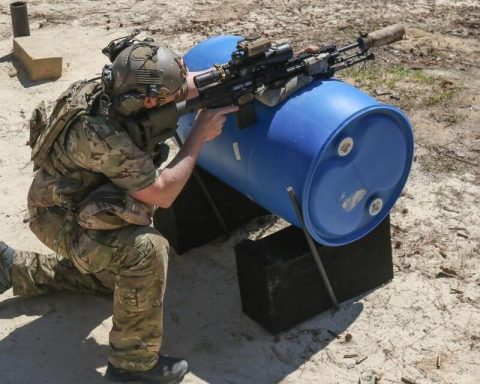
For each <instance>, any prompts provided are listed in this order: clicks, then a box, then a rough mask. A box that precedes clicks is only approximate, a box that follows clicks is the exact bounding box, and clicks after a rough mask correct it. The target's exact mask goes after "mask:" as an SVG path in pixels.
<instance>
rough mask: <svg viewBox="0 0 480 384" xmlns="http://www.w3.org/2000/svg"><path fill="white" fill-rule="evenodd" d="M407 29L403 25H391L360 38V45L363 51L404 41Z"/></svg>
mask: <svg viewBox="0 0 480 384" xmlns="http://www.w3.org/2000/svg"><path fill="white" fill-rule="evenodd" d="M404 35H405V27H404V26H403V25H402V24H394V25H390V26H388V27H386V28H382V29H379V30H378V31H374V32H370V33H369V34H368V35H367V36H366V37H359V38H358V40H357V41H358V44H359V45H360V48H361V49H362V50H363V51H366V50H368V49H370V48H373V47H381V46H383V45H387V44H391V43H395V42H396V41H400V40H402V39H403V36H404Z"/></svg>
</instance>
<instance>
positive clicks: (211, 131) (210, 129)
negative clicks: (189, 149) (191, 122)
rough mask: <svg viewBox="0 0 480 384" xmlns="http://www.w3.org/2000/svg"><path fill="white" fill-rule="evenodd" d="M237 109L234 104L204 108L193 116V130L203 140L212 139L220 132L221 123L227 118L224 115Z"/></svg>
mask: <svg viewBox="0 0 480 384" xmlns="http://www.w3.org/2000/svg"><path fill="white" fill-rule="evenodd" d="M237 111H238V106H236V105H230V106H228V107H222V108H215V109H204V110H202V111H200V112H199V113H198V114H197V117H196V118H195V127H194V130H196V131H197V132H198V134H200V135H201V136H202V138H203V139H204V140H205V141H210V140H213V139H214V138H216V137H217V136H218V135H220V133H222V128H223V125H224V124H225V121H226V119H227V116H226V115H228V114H229V113H231V112H237Z"/></svg>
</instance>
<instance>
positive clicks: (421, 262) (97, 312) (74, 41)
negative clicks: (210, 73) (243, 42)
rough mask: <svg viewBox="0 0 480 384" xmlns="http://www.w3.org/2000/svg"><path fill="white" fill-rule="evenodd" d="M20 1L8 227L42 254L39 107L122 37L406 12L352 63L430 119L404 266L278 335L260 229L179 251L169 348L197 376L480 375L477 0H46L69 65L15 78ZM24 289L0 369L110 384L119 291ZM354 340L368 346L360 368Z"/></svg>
mask: <svg viewBox="0 0 480 384" xmlns="http://www.w3.org/2000/svg"><path fill="white" fill-rule="evenodd" d="M8 4H9V1H6V0H1V1H0V87H1V88H0V89H1V91H0V105H1V106H2V111H1V113H0V122H1V125H0V153H2V155H1V156H0V194H1V196H2V198H1V199H0V218H1V222H0V229H1V234H2V235H1V236H0V238H1V239H3V240H5V241H6V242H8V243H10V244H12V245H13V246H15V247H19V248H23V249H32V250H39V251H40V250H44V247H43V246H42V245H41V244H40V243H39V242H38V241H37V240H36V239H35V238H34V236H33V235H32V234H31V233H30V232H29V231H28V228H27V224H25V223H23V217H24V214H25V210H26V203H25V201H26V193H27V190H28V187H29V183H30V181H31V178H32V172H31V170H32V168H31V164H30V162H29V150H28V147H27V146H26V145H25V143H26V141H27V139H28V132H27V127H26V118H27V117H28V116H29V115H30V113H31V111H32V109H33V108H34V106H35V105H36V104H37V103H38V102H39V101H40V100H42V99H52V98H54V97H55V96H56V95H58V94H59V93H60V92H61V91H62V90H63V89H64V88H65V87H66V85H67V84H69V83H70V82H72V81H74V80H77V79H79V78H87V77H92V76H94V75H95V74H97V73H98V72H99V71H100V69H101V68H102V66H103V64H104V63H105V61H106V60H105V57H103V56H102V55H101V53H100V50H101V48H102V47H104V46H105V45H106V44H107V43H108V42H109V41H110V40H111V39H112V38H113V37H117V36H121V35H122V34H127V33H130V32H131V31H132V29H133V28H141V29H143V30H146V31H147V32H148V33H150V34H153V35H155V36H156V37H157V38H159V39H161V40H162V41H164V43H165V44H168V45H170V46H171V47H173V48H174V49H176V50H178V51H180V52H184V51H185V50H186V49H188V48H189V47H191V46H192V44H194V43H195V42H197V41H200V40H202V39H204V38H206V37H207V36H211V35H214V34H221V33H233V34H243V35H252V34H256V33H262V34H264V35H266V36H269V37H271V38H273V39H275V40H279V41H280V40H289V41H292V42H293V43H294V44H295V45H296V46H297V47H301V46H303V45H305V44H307V43H312V42H315V43H319V42H320V43H329V42H335V43H345V42H350V41H351V40H352V39H353V38H354V37H355V36H356V34H357V32H359V31H368V30H371V29H375V28H377V27H381V26H385V25H388V24H393V23H396V22H403V23H404V24H405V25H406V27H407V37H406V39H405V40H404V41H402V42H400V43H398V44H396V45H394V46H391V47H386V48H384V49H382V50H379V51H378V52H377V60H376V62H375V63H374V64H369V65H368V66H367V67H366V68H365V69H364V70H361V71H359V70H358V69H357V70H351V71H348V72H345V73H343V74H342V77H343V78H344V79H345V80H346V81H349V82H352V83H354V84H356V85H357V86H359V87H361V88H362V89H364V90H365V91H367V92H369V93H370V94H372V95H373V96H376V97H377V98H378V99H380V100H382V101H384V102H387V103H390V104H394V105H397V106H399V107H401V108H402V109H404V110H405V111H406V112H407V114H408V116H409V117H410V119H411V121H412V123H413V125H414V128H415V136H416V156H415V162H414V166H413V170H412V174H411V176H410V179H409V181H408V184H407V187H406V189H405V191H404V193H403V195H402V197H401V198H400V200H399V201H398V203H397V205H396V206H395V208H394V210H393V212H392V224H393V225H392V232H393V241H394V263H395V279H394V280H393V281H392V282H391V283H390V284H388V285H386V286H385V287H383V288H381V289H378V290H376V291H374V292H371V293H370V294H368V295H366V296H363V297H360V298H358V299H357V300H352V301H350V302H347V303H344V304H342V306H341V309H340V311H338V312H336V313H325V314H323V315H321V316H318V317H316V318H314V319H312V320H310V321H308V322H307V323H305V324H302V325H301V326H299V327H297V328H295V329H293V330H292V331H291V332H288V333H286V334H284V335H282V336H281V337H280V338H276V339H274V338H273V337H272V336H270V335H268V334H267V333H266V332H264V331H263V330H262V329H260V328H259V327H258V326H257V325H256V324H254V323H253V322H252V321H250V320H249V319H248V318H246V317H245V316H244V315H242V313H241V310H240V303H239V296H238V288H237V286H236V277H235V266H234V265H235V264H234V254H233V250H232V245H233V244H234V243H235V242H236V241H238V240H239V239H241V238H242V237H244V236H245V235H246V234H245V232H239V233H237V234H236V235H235V236H234V237H233V238H232V239H230V240H229V241H227V242H226V243H213V244H210V245H207V246H205V247H201V248H198V249H196V250H193V251H191V252H189V253H187V254H185V255H183V256H181V257H178V258H174V259H172V261H171V266H170V281H169V287H168V289H167V292H168V293H167V301H166V306H165V308H166V309H165V310H166V313H165V328H166V339H165V345H164V348H165V350H166V351H167V352H169V353H171V354H177V355H182V356H185V357H188V358H189V360H190V362H191V365H192V372H191V373H190V374H189V375H188V377H187V379H186V380H185V381H186V382H187V383H203V382H209V383H235V384H236V383H252V382H256V383H257V382H258V383H275V382H282V383H322V384H324V383H325V384H330V383H331V384H334V383H342V384H344V383H358V382H359V379H360V378H362V380H363V381H362V382H363V383H373V382H374V379H373V378H374V376H377V377H382V380H381V381H380V383H383V382H385V383H400V379H401V378H402V377H407V378H410V379H411V380H413V381H415V382H416V383H417V384H427V383H441V384H447V383H452V384H453V383H462V384H477V383H478V382H479V380H480V379H479V378H480V262H479V254H480V96H479V95H480V39H479V38H480V5H479V3H478V1H477V0H470V1H455V0H438V1H435V0H423V1H410V0H409V1H407V0H399V1H395V2H390V3H389V4H387V5H385V4H384V2H383V1H379V0H371V1H369V2H363V1H356V0H335V1H331V0H329V1H322V2H321V3H320V2H312V1H304V0H298V1H296V0H293V1H289V0H273V1H250V0H244V1H237V0H234V1H216V0H202V1H183V2H170V1H162V0H150V1H133V0H123V1H116V2H113V1H93V0H92V1H86V0H79V1H75V2H72V1H55V2H53V1H39V0H31V1H29V3H28V7H29V12H30V16H31V30H32V34H43V35H46V36H50V37H51V38H52V43H54V44H56V45H57V46H58V47H59V50H60V52H62V54H63V56H64V75H63V77H62V78H61V79H59V80H57V81H55V82H45V83H34V84H32V83H30V82H28V80H26V78H25V75H24V74H23V73H22V71H21V69H19V72H18V74H17V75H15V74H14V71H15V67H14V66H13V65H12V59H11V56H10V52H11V47H12V42H11V25H10V15H9V9H8ZM250 229H251V230H252V231H255V228H250ZM10 297H11V291H9V292H7V293H5V294H4V295H2V297H1V299H2V302H1V303H0V324H1V327H0V338H1V340H0V372H1V374H0V382H1V383H15V384H17V383H22V384H30V383H32V384H33V383H35V384H41V383H54V384H57V383H59V384H69V383H85V382H90V383H92V384H93V383H101V382H103V379H102V377H101V373H102V372H104V369H105V363H106V362H105V355H106V350H107V345H108V329H109V327H110V325H111V318H109V315H110V306H111V303H110V301H109V300H107V299H102V298H90V297H79V296H72V295H58V296H53V297H46V298H40V299H36V300H33V299H32V300H23V299H11V298H10ZM305 329H309V330H310V331H309V332H306V331H305ZM328 329H330V330H335V331H337V332H339V333H340V336H341V338H340V339H336V338H334V337H332V336H331V335H330V334H329V333H328V332H327V330H328ZM311 330H314V331H311ZM347 333H349V334H351V335H352V336H353V338H352V340H351V341H350V342H346V341H345V335H346V334H347ZM348 353H357V354H359V355H362V356H367V357H368V358H367V359H366V360H365V361H363V362H361V363H360V364H357V365H356V364H355V359H348V358H344V355H345V354H348ZM439 358H440V364H439V367H438V366H437V360H438V359H439ZM352 363H353V365H352Z"/></svg>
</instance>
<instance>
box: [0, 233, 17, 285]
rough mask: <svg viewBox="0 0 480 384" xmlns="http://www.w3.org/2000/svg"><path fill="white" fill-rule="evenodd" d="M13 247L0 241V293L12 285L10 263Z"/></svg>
mask: <svg viewBox="0 0 480 384" xmlns="http://www.w3.org/2000/svg"><path fill="white" fill-rule="evenodd" d="M14 257H15V249H13V248H12V247H9V246H8V245H7V244H5V243H4V242H3V241H0V293H3V292H5V291H6V290H7V289H10V288H11V287H12V265H13V258H14Z"/></svg>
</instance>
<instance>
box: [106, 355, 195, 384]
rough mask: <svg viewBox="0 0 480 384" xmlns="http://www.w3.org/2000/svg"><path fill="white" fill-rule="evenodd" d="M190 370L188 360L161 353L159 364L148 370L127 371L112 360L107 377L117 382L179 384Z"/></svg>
mask: <svg viewBox="0 0 480 384" xmlns="http://www.w3.org/2000/svg"><path fill="white" fill-rule="evenodd" d="M187 371H188V364H187V362H186V360H183V359H179V358H176V357H169V356H164V355H159V359H158V362H157V364H156V365H155V366H154V367H153V368H152V369H150V370H148V371H127V370H125V369H120V368H116V367H114V366H113V365H112V364H111V363H110V362H109V363H108V366H107V372H106V374H105V377H106V378H107V379H108V380H111V381H114V382H117V383H133V384H135V383H138V384H143V383H158V384H177V383H180V382H181V381H182V380H183V377H184V376H185V374H186V373H187Z"/></svg>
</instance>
